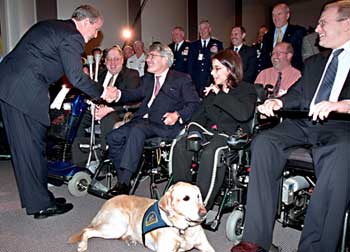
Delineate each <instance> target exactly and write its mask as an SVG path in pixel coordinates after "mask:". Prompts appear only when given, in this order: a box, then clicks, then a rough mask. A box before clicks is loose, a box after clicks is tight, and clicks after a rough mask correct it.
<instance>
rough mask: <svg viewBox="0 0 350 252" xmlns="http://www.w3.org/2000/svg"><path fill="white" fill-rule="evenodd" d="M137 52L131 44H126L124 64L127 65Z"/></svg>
mask: <svg viewBox="0 0 350 252" xmlns="http://www.w3.org/2000/svg"><path fill="white" fill-rule="evenodd" d="M134 54H135V51H134V48H132V46H130V45H125V46H124V47H123V55H124V65H126V63H127V61H128V59H129V58H130V57H131V56H133V55H134Z"/></svg>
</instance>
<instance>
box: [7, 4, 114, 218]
mask: <svg viewBox="0 0 350 252" xmlns="http://www.w3.org/2000/svg"><path fill="white" fill-rule="evenodd" d="M102 24H103V19H102V17H101V15H100V14H99V12H98V10H96V9H95V8H93V7H91V6H88V5H82V6H80V7H78V8H77V9H75V11H74V12H73V15H72V19H71V20H51V21H43V22H39V23H37V24H35V25H34V26H33V27H31V28H30V29H29V30H28V31H27V33H26V34H25V35H24V36H23V37H22V39H21V40H20V42H19V43H18V44H17V46H16V47H15V48H14V50H13V51H12V52H10V53H9V54H8V55H7V56H6V57H5V58H4V60H3V61H2V62H1V64H0V75H1V76H2V77H1V79H0V106H1V112H2V117H3V122H4V125H5V129H6V134H7V138H8V141H9V144H10V149H11V155H12V162H13V167H14V170H15V175H16V180H17V186H18V189H19V194H20V199H21V204H22V207H23V208H26V212H27V214H28V215H34V218H46V217H49V216H53V215H57V214H63V213H65V212H68V211H69V210H71V209H72V208H73V205H72V204H68V203H65V199H63V198H60V199H55V197H54V196H53V194H52V193H51V192H50V191H49V190H48V188H47V172H48V171H47V160H46V155H45V150H46V139H45V137H46V131H47V127H48V126H49V124H50V121H49V114H48V111H49V96H48V87H49V85H50V84H51V83H54V82H55V81H57V80H58V79H59V78H60V77H61V76H62V75H63V74H65V75H66V76H67V78H68V80H69V81H70V83H72V84H73V85H74V86H75V87H77V88H79V89H80V90H82V91H83V92H85V93H86V94H88V95H89V96H91V97H92V98H94V99H98V98H99V97H100V96H101V94H102V92H103V88H102V87H99V86H98V85H96V83H95V82H93V81H92V80H90V78H89V77H88V76H87V75H85V74H84V73H83V70H82V64H81V54H82V53H83V52H84V46H85V43H86V42H88V41H89V40H90V39H92V38H96V37H97V34H98V31H99V30H100V29H101V26H102ZM84 42H85V43H84ZM105 91H106V92H104V94H103V96H102V97H105V98H108V100H110V99H113V98H115V95H116V90H114V93H113V92H110V91H113V89H106V90H105ZM106 94H107V95H106Z"/></svg>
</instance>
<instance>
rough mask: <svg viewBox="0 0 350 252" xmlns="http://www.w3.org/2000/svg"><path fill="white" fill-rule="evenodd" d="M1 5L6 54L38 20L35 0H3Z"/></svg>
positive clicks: (2, 31)
mask: <svg viewBox="0 0 350 252" xmlns="http://www.w3.org/2000/svg"><path fill="white" fill-rule="evenodd" d="M1 7H3V8H4V9H3V10H2V11H1V14H2V15H4V16H2V18H1V19H0V21H1V33H2V39H3V46H4V52H5V54H6V53H8V52H9V51H10V50H12V49H13V48H14V47H15V45H16V44H17V42H18V41H19V40H20V38H21V37H22V35H23V34H24V33H25V32H26V31H27V30H28V28H30V27H31V26H32V24H34V23H35V22H36V20H35V17H36V13H35V9H36V8H35V0H3V1H2V3H1Z"/></svg>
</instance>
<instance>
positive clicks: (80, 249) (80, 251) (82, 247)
mask: <svg viewBox="0 0 350 252" xmlns="http://www.w3.org/2000/svg"><path fill="white" fill-rule="evenodd" d="M84 251H87V242H79V244H78V249H77V252H84Z"/></svg>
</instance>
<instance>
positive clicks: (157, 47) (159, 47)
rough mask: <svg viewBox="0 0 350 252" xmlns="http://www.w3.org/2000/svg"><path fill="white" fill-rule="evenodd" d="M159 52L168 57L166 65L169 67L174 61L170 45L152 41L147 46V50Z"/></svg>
mask: <svg viewBox="0 0 350 252" xmlns="http://www.w3.org/2000/svg"><path fill="white" fill-rule="evenodd" d="M152 51H156V52H159V54H160V56H162V57H167V58H168V66H169V67H171V66H172V65H173V62H174V54H173V52H172V51H171V49H170V47H169V46H167V45H164V44H161V43H154V44H152V45H151V46H150V47H149V52H152Z"/></svg>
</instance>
